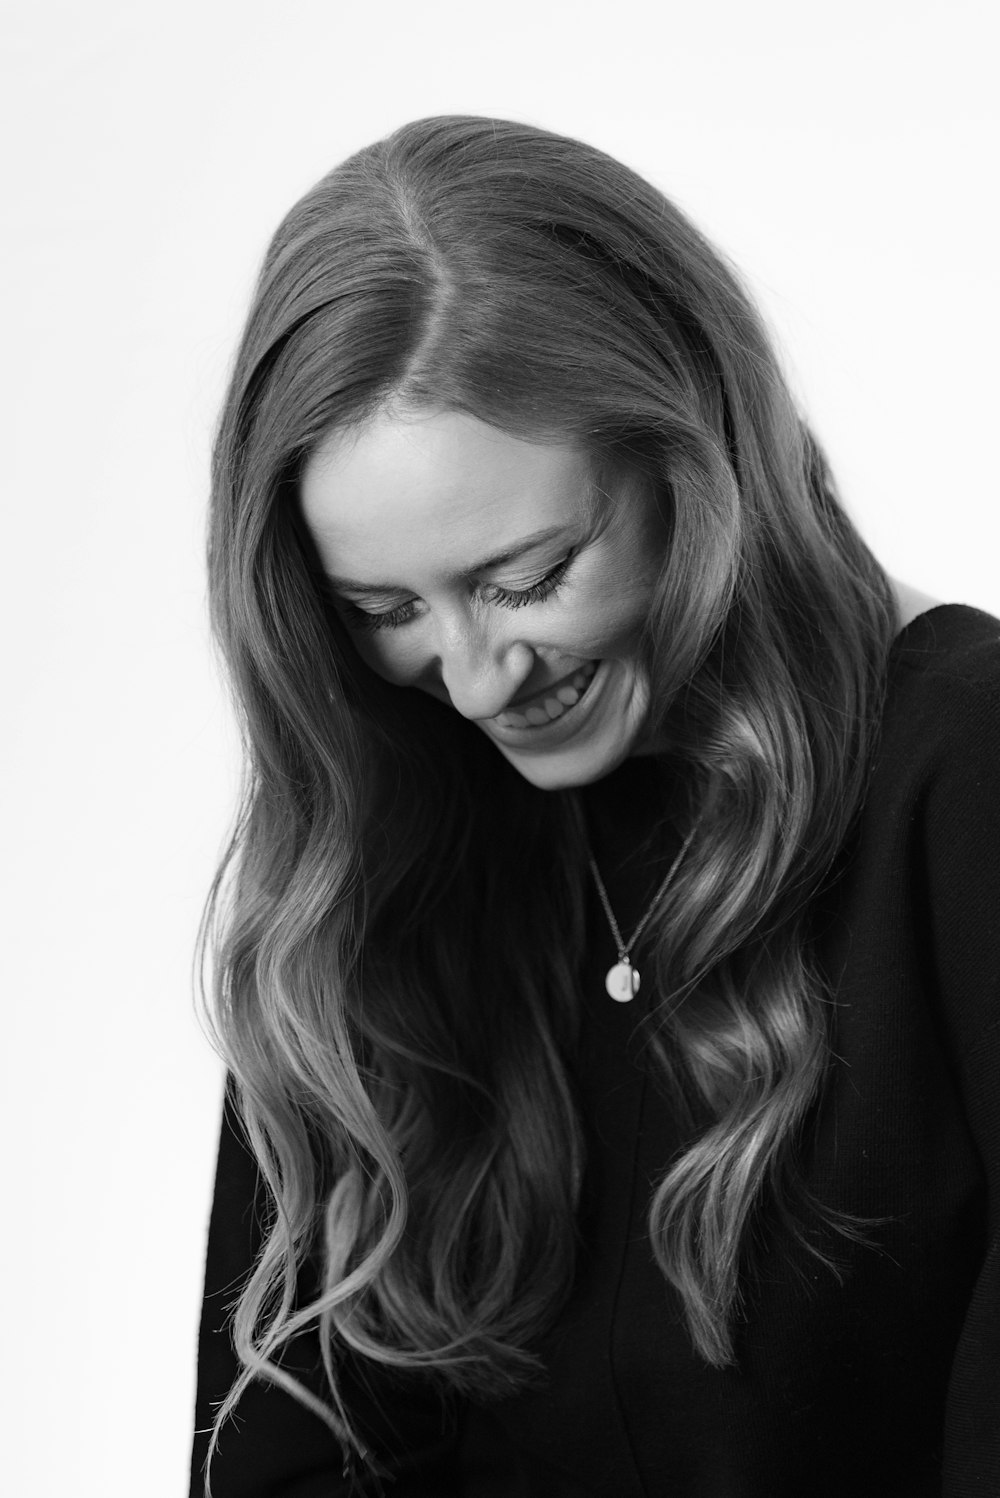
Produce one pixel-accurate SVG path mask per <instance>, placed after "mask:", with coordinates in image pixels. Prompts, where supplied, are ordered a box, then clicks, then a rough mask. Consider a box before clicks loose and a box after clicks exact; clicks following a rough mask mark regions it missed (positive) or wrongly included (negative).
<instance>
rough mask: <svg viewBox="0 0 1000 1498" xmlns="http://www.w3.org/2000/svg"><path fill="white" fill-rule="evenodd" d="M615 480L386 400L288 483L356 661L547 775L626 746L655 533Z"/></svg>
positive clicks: (619, 752)
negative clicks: (427, 698)
mask: <svg viewBox="0 0 1000 1498" xmlns="http://www.w3.org/2000/svg"><path fill="white" fill-rule="evenodd" d="M616 491H617V492H616V493H615V495H614V497H613V498H612V497H609V496H604V495H599V494H598V493H597V492H596V490H595V478H594V476H593V475H592V474H591V472H590V462H589V460H588V457H587V454H586V453H585V452H584V451H582V450H580V449H578V448H576V447H572V446H567V445H565V444H562V443H550V444H541V443H538V442H527V441H524V440H523V439H521V438H518V437H514V436H512V435H510V434H509V433H506V432H502V431H497V430H496V429H495V428H493V427H490V426H487V425H486V424H485V423H484V422H482V421H479V420H478V419H477V418H475V417H472V416H469V415H467V414H465V413H464V412H461V411H447V410H430V411H428V410H416V411H413V410H410V411H407V412H401V411H398V410H394V409H391V408H390V409H389V410H387V411H386V412H384V413H380V414H379V415H378V416H377V417H375V418H374V420H372V421H371V422H370V423H368V424H366V425H365V426H364V428H363V429H362V430H361V431H360V433H358V432H352V433H351V434H350V435H349V436H348V437H346V438H345V437H344V436H343V435H341V434H340V433H336V434H334V436H333V437H331V438H329V439H327V441H326V442H324V443H323V444H322V445H321V446H320V448H319V449H318V450H317V452H316V453H314V454H313V455H312V456H311V457H310V459H309V461H308V462H307V463H306V465H305V467H304V469H303V474H302V484H301V495H302V510H303V514H304V517H305V521H306V524H307V526H308V528H309V531H310V533H311V535H312V538H313V541H314V543H315V546H316V550H317V552H318V554H319V557H320V559H321V561H322V563H323V566H324V567H325V568H326V569H327V572H328V581H329V583H330V586H331V589H332V598H333V602H334V607H335V609H336V610H337V612H338V613H339V614H340V616H341V617H342V618H343V619H344V622H345V623H346V624H347V626H348V627H349V628H350V629H352V630H357V631H359V632H361V633H359V636H358V638H357V641H356V648H357V650H358V653H359V655H360V656H361V657H362V659H363V660H364V661H365V662H366V663H367V664H368V665H369V666H371V668H372V669H373V670H374V671H377V672H378V673H379V675H380V676H382V677H384V678H385V680H386V681H390V682H393V683H394V684H395V685H397V686H412V687H416V688H419V689H420V690H422V691H425V692H428V693H430V694H431V696H433V697H437V698H438V699H439V700H440V701H442V702H445V703H447V704H448V705H450V706H451V707H453V708H455V709H456V710H457V711H458V712H460V713H461V714H462V716H463V717H466V718H469V719H471V720H472V721H474V722H476V723H477V724H478V725H479V727H480V728H481V729H482V730H483V732H484V733H486V734H487V735H488V737H489V738H491V739H492V741H493V742H494V743H495V744H496V746H497V748H498V749H499V750H500V752H501V753H502V754H503V755H504V756H505V757H506V758H507V759H508V760H509V761H510V763H511V764H512V765H513V766H514V767H515V769H517V770H519V771H520V773H521V774H522V775H523V776H524V777H525V778H526V779H527V780H530V781H531V782H532V783H533V784H534V785H537V786H539V787H541V788H544V789H549V790H551V789H554V788H557V787H562V786H572V785H584V784H586V783H588V782H589V781H592V780H596V779H598V778H599V777H600V776H602V775H606V774H607V773H608V772H609V771H610V770H613V769H615V767H616V766H617V765H619V764H620V763H621V762H622V760H624V759H625V758H627V756H628V755H629V754H630V753H634V752H636V751H637V750H638V749H639V748H640V747H641V734H642V729H643V726H644V724H645V720H646V717H647V710H648V703H649V685H648V679H647V671H646V667H645V664H644V662H643V659H642V646H643V640H642V636H643V625H644V623H645V621H646V619H647V618H648V616H649V608H650V604H651V602H652V598H653V593H654V590H655V586H656V581H657V579H658V577H659V574H660V571H661V569H662V563H663V550H664V546H665V541H666V530H665V526H664V524H663V520H662V517H661V516H660V514H659V510H658V506H657V503H656V499H655V496H654V495H653V494H652V493H651V492H646V493H640V492H638V491H637V487H636V486H635V485H632V487H631V490H630V489H629V488H628V487H627V486H625V485H624V484H623V483H621V482H619V483H618V484H617V485H616ZM539 523H541V524H539ZM477 559H478V560H477ZM342 569H346V570H347V572H349V573H350V574H351V575H352V576H351V578H350V580H348V579H346V578H344V577H342V576H340V573H341V571H342ZM366 573H370V577H371V580H370V581H365V580H364V575H365V574H366ZM381 574H389V575H391V576H392V577H394V578H397V579H399V581H398V582H396V583H386V582H384V581H379V577H380V576H381ZM560 693H561V694H562V696H560V695H559V694H560ZM557 724H558V726H556V725H557ZM543 730H544V731H543Z"/></svg>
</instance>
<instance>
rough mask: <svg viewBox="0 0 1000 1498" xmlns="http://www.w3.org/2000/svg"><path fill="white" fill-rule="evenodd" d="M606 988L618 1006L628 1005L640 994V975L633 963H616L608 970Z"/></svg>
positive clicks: (605, 981)
mask: <svg viewBox="0 0 1000 1498" xmlns="http://www.w3.org/2000/svg"><path fill="white" fill-rule="evenodd" d="M604 987H605V988H606V989H607V990H608V993H609V994H610V995H611V997H612V998H613V999H614V1000H615V1002H616V1003H618V1004H627V1003H628V1001H629V999H634V998H635V996H636V994H637V993H638V992H639V974H638V973H637V972H636V970H635V968H634V967H633V966H632V964H631V962H616V963H615V965H614V967H610V968H608V976H607V977H606V978H605V980H604Z"/></svg>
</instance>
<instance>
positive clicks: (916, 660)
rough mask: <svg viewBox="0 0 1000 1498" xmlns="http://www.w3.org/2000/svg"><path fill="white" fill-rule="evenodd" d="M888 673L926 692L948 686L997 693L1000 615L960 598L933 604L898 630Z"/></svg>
mask: <svg viewBox="0 0 1000 1498" xmlns="http://www.w3.org/2000/svg"><path fill="white" fill-rule="evenodd" d="M890 672H891V675H892V677H893V678H894V679H895V680H897V681H898V682H899V684H900V685H901V686H904V685H906V684H908V685H909V686H910V688H911V690H912V689H914V688H918V689H919V686H920V684H921V683H922V684H923V691H924V692H925V693H927V694H934V693H935V692H940V693H947V692H948V689H949V687H954V688H956V689H959V690H961V689H971V691H972V692H973V693H977V692H979V693H983V694H985V695H987V696H989V695H991V694H996V693H1000V619H998V618H996V617H995V616H994V615H993V614H989V613H986V612H985V611H984V610H983V609H978V608H974V607H972V606H971V605H970V604H965V603H936V604H933V605H932V606H931V607H930V608H927V609H924V610H922V611H921V612H919V613H917V614H915V615H914V616H913V617H912V618H910V619H909V620H908V621H907V622H906V623H905V624H904V625H903V627H902V629H901V630H900V631H899V633H898V634H897V636H896V639H895V641H894V643H893V647H892V653H891V656H890Z"/></svg>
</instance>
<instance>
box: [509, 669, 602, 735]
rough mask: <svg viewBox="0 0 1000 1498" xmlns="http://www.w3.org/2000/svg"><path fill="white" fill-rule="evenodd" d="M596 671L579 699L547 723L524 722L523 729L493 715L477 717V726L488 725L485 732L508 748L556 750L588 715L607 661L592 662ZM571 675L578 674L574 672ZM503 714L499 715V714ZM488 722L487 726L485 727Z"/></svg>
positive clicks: (577, 730) (591, 710)
mask: <svg viewBox="0 0 1000 1498" xmlns="http://www.w3.org/2000/svg"><path fill="white" fill-rule="evenodd" d="M593 664H594V666H595V670H594V672H593V675H592V676H591V677H590V680H589V681H588V682H587V687H586V691H585V692H584V693H583V695H582V697H581V698H580V700H579V702H577V703H575V704H574V705H573V707H572V708H570V710H569V711H568V712H565V713H562V714H561V715H560V716H559V717H558V718H553V719H552V720H551V721H550V722H548V723H538V724H531V723H529V724H526V725H525V726H524V727H523V728H518V727H516V726H515V725H514V724H513V723H510V724H504V723H498V722H497V720H496V719H495V718H489V719H486V720H482V719H481V720H480V727H484V728H487V732H488V733H489V734H490V735H491V736H492V737H495V738H496V739H497V740H499V741H500V742H501V743H502V742H505V741H506V742H507V743H509V744H510V747H511V748H514V747H515V746H516V747H517V748H518V750H528V749H531V748H532V747H536V748H537V749H539V750H540V751H546V752H547V751H548V750H551V749H555V748H557V747H558V745H559V744H561V743H562V742H563V741H564V740H565V739H569V738H572V737H574V736H575V735H576V734H577V733H578V732H579V730H580V728H581V727H582V725H583V723H584V722H585V721H586V720H587V719H588V718H589V717H590V716H591V714H592V712H593V709H594V702H595V700H599V699H600V697H601V691H602V687H603V684H604V676H605V670H604V668H605V666H606V664H607V662H606V660H598V661H595V662H594V663H593ZM573 674H574V675H576V674H577V673H576V672H574V673H573ZM501 716H502V714H501ZM487 724H488V727H487Z"/></svg>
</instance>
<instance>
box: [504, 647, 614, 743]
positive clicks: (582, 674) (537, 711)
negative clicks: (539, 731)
mask: <svg viewBox="0 0 1000 1498" xmlns="http://www.w3.org/2000/svg"><path fill="white" fill-rule="evenodd" d="M596 670H597V662H596V661H589V662H588V663H587V665H585V666H581V667H580V669H579V671H578V672H577V673H576V675H575V676H573V677H571V679H570V681H569V682H568V683H567V684H566V685H565V686H562V687H559V688H558V689H557V690H556V692H555V693H554V694H553V695H552V696H551V697H546V698H545V699H544V702H543V703H541V704H538V705H536V704H534V703H532V705H531V707H526V708H524V709H523V710H520V711H519V710H518V709H516V708H509V709H508V710H507V712H505V713H498V714H497V716H496V718H495V719H494V720H493V721H494V722H495V723H497V724H499V726H500V727H501V728H540V727H541V726H542V724H543V723H554V722H555V720H556V719H557V718H561V717H562V715H563V713H564V712H566V710H567V708H570V707H574V706H575V705H576V703H577V702H579V700H580V698H581V696H582V695H583V691H584V688H585V687H586V686H587V683H588V682H589V681H590V680H591V678H592V677H593V675H594V672H595V671H596Z"/></svg>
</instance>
